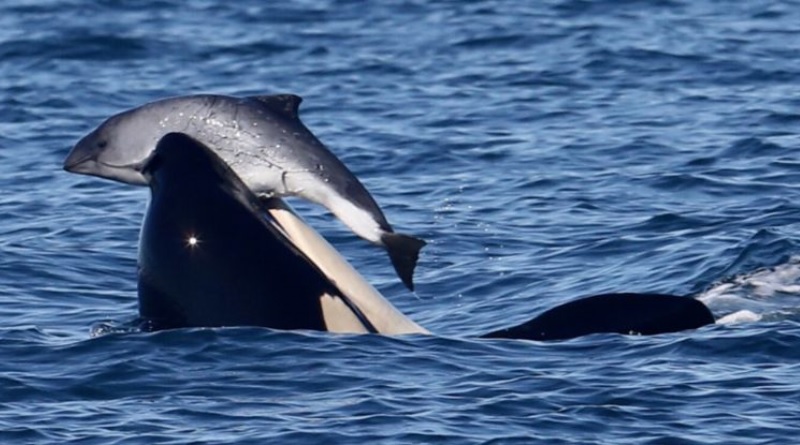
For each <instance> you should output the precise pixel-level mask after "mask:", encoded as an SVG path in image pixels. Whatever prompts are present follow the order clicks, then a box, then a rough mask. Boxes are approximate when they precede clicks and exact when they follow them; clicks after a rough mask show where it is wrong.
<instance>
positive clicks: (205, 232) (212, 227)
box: [139, 133, 338, 330]
mask: <svg viewBox="0 0 800 445" xmlns="http://www.w3.org/2000/svg"><path fill="white" fill-rule="evenodd" d="M143 171H144V173H145V175H147V176H148V179H149V180H150V183H149V184H150V189H151V194H152V200H151V202H150V206H149V209H148V211H147V215H146V216H145V220H144V225H143V228H142V232H141V238H140V246H139V311H140V315H141V317H142V318H143V319H144V320H147V322H148V324H149V326H150V327H151V328H154V329H165V328H178V327H217V326H263V327H269V328H274V329H314V330H325V329H326V326H325V321H324V319H323V316H322V312H321V309H320V304H319V296H320V295H321V294H322V293H324V292H330V293H332V294H337V292H338V291H337V289H336V288H335V286H334V285H333V284H331V283H330V282H329V281H328V280H327V279H326V278H325V277H324V276H323V274H322V273H321V272H319V270H318V269H316V267H315V266H313V264H312V263H310V262H309V261H308V259H307V258H306V257H305V256H304V255H303V254H302V253H300V252H299V251H298V250H297V249H296V248H295V247H294V246H293V245H292V244H291V243H290V242H288V241H287V240H286V238H285V237H284V236H283V235H282V233H280V231H279V230H277V229H276V228H275V227H274V226H273V224H271V223H270V222H269V221H268V220H266V219H265V218H266V217H265V216H264V214H262V213H260V212H259V211H258V207H257V206H258V204H256V203H257V201H256V198H255V196H254V195H253V194H252V193H251V192H250V191H249V190H248V189H247V187H245V186H244V184H243V183H242V182H241V181H240V180H239V179H238V177H237V176H236V175H234V174H233V173H232V172H231V170H230V169H229V168H228V167H227V165H225V164H224V163H223V162H222V161H221V160H220V159H219V158H218V157H217V156H216V155H215V154H214V153H213V152H211V150H210V149H208V148H206V147H205V146H204V145H202V144H200V143H198V142H196V141H194V140H193V139H191V138H190V137H188V136H185V135H182V134H177V133H173V134H169V135H167V136H165V137H164V138H163V139H162V140H161V141H160V142H159V143H158V147H157V149H156V151H155V154H154V155H153V157H152V158H151V159H150V160H149V162H147V164H146V166H145V167H144V170H143ZM191 237H195V239H196V243H194V245H192V243H191V241H190V239H191Z"/></svg>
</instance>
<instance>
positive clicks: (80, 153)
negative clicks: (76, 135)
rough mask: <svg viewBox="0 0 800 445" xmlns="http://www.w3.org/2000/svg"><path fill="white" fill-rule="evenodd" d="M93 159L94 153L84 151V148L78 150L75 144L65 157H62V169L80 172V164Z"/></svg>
mask: <svg viewBox="0 0 800 445" xmlns="http://www.w3.org/2000/svg"><path fill="white" fill-rule="evenodd" d="M93 159H94V155H92V153H85V152H84V150H80V149H79V148H78V147H77V146H76V147H73V148H72V150H70V152H69V154H68V155H67V158H66V159H64V170H66V171H68V172H70V173H80V172H81V170H82V169H81V165H83V164H86V163H87V162H89V161H92V160H93Z"/></svg>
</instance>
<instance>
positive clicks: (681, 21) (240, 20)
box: [0, 0, 800, 445]
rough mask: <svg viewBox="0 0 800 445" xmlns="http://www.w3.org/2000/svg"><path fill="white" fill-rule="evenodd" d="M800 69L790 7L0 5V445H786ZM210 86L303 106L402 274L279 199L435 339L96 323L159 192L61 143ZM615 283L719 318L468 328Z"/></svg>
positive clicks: (630, 1) (106, 312)
mask: <svg viewBox="0 0 800 445" xmlns="http://www.w3.org/2000/svg"><path fill="white" fill-rule="evenodd" d="M798 59H800V3H798V2H797V1H782V2H770V1H742V2H723V1H716V0H698V1H688V0H661V1H638V0H624V1H611V0H606V1H586V0H548V1H540V2H519V1H512V0H489V1H476V2H462V1H415V0H387V1H383V2H370V3H366V2H357V1H348V0H322V1H312V0H303V1H292V2H262V1H257V0H240V1H236V2H228V1H223V0H190V1H177V0H174V1H173V0H146V1H138V2H125V1H119V0H102V1H97V2H88V1H79V0H59V1H56V0H6V1H4V2H2V4H0V101H1V102H0V103H1V105H0V215H2V219H0V319H1V320H2V324H0V442H2V443H9V444H11V443H13V444H17V443H19V444H49V443H59V444H63V443H70V444H155V443H158V444H185V443H208V444H262V443H291V444H354V443H358V444H363V443H380V444H420V443H447V444H531V443H537V444H538V443H541V444H588V443H591V444H653V445H655V444H659V445H666V444H794V443H797V435H798V433H800V426H798V425H800V379H799V378H798V374H800V364H799V363H800V352H799V348H798V346H800V206H799V205H798V203H800V185H799V184H800V159H798V149H800V137H799V136H798V128H800V126H799V125H800V65H798V63H797V60H798ZM201 92H209V93H223V94H234V95H250V94H265V93H282V92H291V93H295V94H299V95H301V96H303V97H304V98H305V102H304V103H303V106H302V108H301V117H302V118H303V120H304V122H306V124H307V125H308V126H309V128H310V129H311V130H312V131H313V132H314V133H315V134H316V135H317V136H318V137H319V138H320V139H321V140H322V141H323V142H325V143H326V144H327V145H328V147H329V148H330V149H331V150H332V151H333V152H334V153H336V154H337V155H338V156H339V157H340V158H341V159H342V160H343V161H344V162H345V163H346V164H347V165H348V166H349V167H350V168H351V170H352V171H353V172H355V173H356V175H357V176H358V177H359V178H360V179H361V180H362V181H363V182H364V184H365V185H366V186H367V187H368V189H369V190H370V191H371V192H372V194H373V196H374V197H375V198H376V199H377V201H378V202H379V203H380V204H381V206H382V208H383V209H384V211H385V212H386V214H387V216H388V218H389V220H390V221H391V222H392V223H393V225H394V226H395V228H396V229H398V230H399V231H403V232H408V233H413V234H416V235H418V236H421V237H423V238H424V239H426V240H427V241H428V242H429V245H428V246H427V247H426V248H425V249H424V250H423V255H422V257H421V261H420V264H419V266H418V269H417V272H416V276H415V278H416V283H417V292H416V294H411V293H409V292H408V291H406V290H405V288H404V287H403V286H402V284H401V283H400V282H399V280H398V279H397V277H396V276H395V274H394V271H393V270H392V268H391V266H390V265H389V263H388V260H387V258H386V256H385V255H384V254H382V253H381V252H380V251H378V250H376V249H374V248H372V247H370V246H368V245H367V244H365V243H364V242H363V241H361V240H360V239H357V238H356V237H355V236H354V235H353V234H352V233H350V232H349V231H348V230H346V229H345V228H344V227H343V226H342V224H341V223H339V222H338V221H336V220H335V219H333V218H332V217H331V216H330V215H329V214H327V213H326V212H325V211H324V210H323V209H322V208H320V207H318V206H313V205H309V204H306V203H304V202H301V201H292V204H293V205H295V206H296V208H297V209H298V211H299V212H300V213H301V214H302V215H303V216H304V217H305V218H306V219H307V220H308V221H309V222H310V223H311V224H312V225H313V226H314V227H315V228H317V229H318V230H319V231H320V232H321V233H323V234H324V235H325V236H326V237H327V238H329V239H330V240H331V242H332V243H333V244H334V245H335V246H336V247H337V248H338V249H339V250H340V251H341V252H342V253H343V254H344V255H345V256H346V257H347V258H348V259H349V260H350V261H351V262H352V263H353V264H354V265H355V266H356V268H357V269H358V270H359V271H361V273H362V274H363V275H364V276H365V277H367V278H368V280H369V281H370V282H372V283H373V284H374V285H375V286H376V287H377V288H378V289H379V290H380V291H381V292H382V293H383V294H384V295H385V296H386V297H387V298H388V299H389V300H391V301H392V302H393V303H394V304H395V305H396V306H397V307H398V308H399V309H401V310H402V311H403V312H405V313H406V314H408V315H409V317H411V318H412V319H414V320H415V321H417V322H418V323H420V324H422V325H423V326H425V327H427V328H428V329H429V330H431V331H432V332H434V333H435V335H432V336H401V337H385V336H376V335H330V334H325V333H313V332H311V333H310V332H279V331H271V330H267V329H245V328H229V329H198V330H175V331H168V332H158V333H141V332H120V331H121V330H119V329H116V330H115V329H113V327H114V326H122V325H124V324H125V323H126V322H128V321H130V320H131V319H133V318H135V316H136V311H137V309H136V244H137V238H138V231H139V225H140V223H141V220H142V216H143V211H144V208H145V204H146V200H147V196H148V191H147V190H146V189H145V188H137V187H132V186H128V185H124V184H117V183H113V182H109V181H105V180H102V179H98V178H93V177H86V176H77V175H72V174H68V173H66V172H63V171H62V170H61V162H62V161H63V159H64V157H65V156H66V154H67V152H68V150H69V148H70V147H71V146H72V144H74V143H75V142H76V141H77V140H78V139H79V138H80V137H81V136H83V135H84V134H85V133H87V132H88V131H90V130H91V129H93V128H94V127H95V126H96V125H97V124H99V123H100V122H101V121H102V120H103V119H105V118H106V117H108V116H109V115H111V114H112V113H116V112H119V111H121V110H124V109H126V108H130V107H133V106H136V105H139V104H141V103H144V102H147V101H150V100H155V99H158V98H162V97H166V96H174V95H181V94H189V93H201ZM621 291H635V292H661V293H675V294H686V295H691V296H693V297H696V298H700V299H702V300H703V301H704V302H706V303H707V304H708V305H709V306H710V307H711V308H712V310H713V311H714V313H715V315H716V316H717V317H718V318H719V323H718V324H716V325H714V326H709V327H705V328H702V329H699V330H696V331H691V332H681V333H675V334H667V335H659V336H653V337H627V336H620V335H592V336H588V337H584V338H579V339H574V340H569V341H562V342H553V343H538V342H527V341H508V340H502V341H501V340H496V341H485V340H484V341H482V340H476V339H474V337H475V336H476V335H478V334H481V333H484V332H488V331H490V330H493V329H497V328H500V327H504V326H510V325H512V324H516V323H519V322H522V321H524V320H527V319H529V318H531V317H532V316H534V315H536V314H537V313H539V312H541V311H543V310H545V309H547V308H550V307H553V306H555V305H557V304H560V303H564V302H566V301H569V300H571V299H574V298H577V297H580V296H585V295H591V294H599V293H604V292H621ZM109 327H111V329H109ZM109 331H111V332H110V333H109Z"/></svg>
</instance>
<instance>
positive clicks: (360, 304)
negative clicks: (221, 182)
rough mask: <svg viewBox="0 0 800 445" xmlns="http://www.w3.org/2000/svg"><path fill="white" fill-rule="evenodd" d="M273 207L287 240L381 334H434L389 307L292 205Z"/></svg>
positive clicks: (336, 310)
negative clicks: (306, 222)
mask: <svg viewBox="0 0 800 445" xmlns="http://www.w3.org/2000/svg"><path fill="white" fill-rule="evenodd" d="M273 203H274V204H273V207H272V208H270V209H269V213H270V215H271V216H272V217H273V218H274V219H275V221H276V222H277V223H278V224H279V225H280V226H281V228H282V229H283V232H284V233H285V234H286V237H287V238H288V239H289V240H291V242H292V243H294V245H295V246H296V247H297V248H298V249H299V250H300V251H301V252H303V253H304V254H305V255H306V257H308V259H309V260H310V261H311V262H313V263H314V264H315V265H316V266H317V267H318V268H319V269H320V270H321V271H322V273H323V274H325V276H326V277H327V278H328V279H329V280H331V282H333V283H334V284H335V285H336V287H337V288H338V289H339V291H340V292H341V293H342V295H344V296H345V297H347V299H348V301H349V302H350V303H351V304H353V305H354V306H355V307H357V308H358V310H359V311H361V314H362V315H363V316H364V317H365V318H366V319H367V320H368V321H369V322H370V323H371V324H372V326H373V327H375V330H376V331H377V332H378V333H380V334H390V335H391V334H413V333H419V334H429V333H430V332H428V330H427V329H425V328H423V327H422V326H420V325H418V324H417V323H415V322H414V321H412V320H411V319H409V318H408V317H406V316H405V315H403V313H402V312H400V311H399V310H397V308H395V307H394V306H393V305H392V304H391V303H389V301H388V300H386V299H385V298H384V297H383V295H381V294H380V293H379V292H378V291H377V290H375V288H374V287H372V285H371V284H369V283H368V282H367V281H366V280H365V279H364V277H363V276H361V274H359V273H358V272H357V271H356V270H355V269H354V268H353V266H351V265H350V263H348V262H347V260H345V259H344V258H342V256H341V255H339V252H337V251H336V249H334V248H333V247H332V246H331V245H330V244H328V242H327V241H325V239H324V238H322V236H321V235H320V234H319V233H317V232H316V231H315V230H314V229H312V228H311V227H309V226H308V225H307V224H305V222H304V221H303V219H302V218H301V217H300V216H298V215H297V214H296V213H294V212H293V211H292V209H291V207H289V205H288V204H286V203H285V202H283V201H282V200H277V199H276V200H273ZM338 304H340V305H344V302H342V301H341V300H339V301H338ZM345 307H346V306H345ZM346 309H347V312H348V314H349V316H351V317H355V314H353V312H352V311H351V310H350V308H346ZM326 310H328V311H330V312H329V314H330V315H331V317H333V316H334V314H338V313H339V310H340V308H336V305H334V304H331V305H330V307H329V308H328V309H326V308H325V306H324V305H323V312H324V311H326ZM326 320H327V318H326ZM343 323H344V322H343ZM345 324H347V323H345ZM358 324H361V322H358ZM362 327H363V326H362ZM329 329H330V328H329ZM348 332H350V331H348Z"/></svg>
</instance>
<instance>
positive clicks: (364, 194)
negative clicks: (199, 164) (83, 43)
mask: <svg viewBox="0 0 800 445" xmlns="http://www.w3.org/2000/svg"><path fill="white" fill-rule="evenodd" d="M301 101H302V99H301V98H300V97H299V96H295V95H292V94H279V95H271V96H251V97H232V96H222V95H211V94H200V95H191V96H180V97H173V98H168V99H162V100H158V101H155V102H151V103H148V104H145V105H142V106H139V107H136V108H133V109H130V110H127V111H124V112H122V113H119V114H116V115H114V116H111V117H110V118H108V119H107V120H106V121H105V122H103V123H102V124H100V126H98V127H97V128H96V129H95V130H93V131H92V132H90V133H89V134H87V135H86V136H84V137H83V138H82V139H81V140H80V141H78V143H77V144H76V145H75V146H74V147H73V148H72V150H71V151H70V153H69V154H68V155H67V158H66V159H65V160H64V169H65V170H67V171H69V172H73V173H79V174H85V175H93V176H99V177H102V178H108V179H112V180H116V181H120V182H124V183H128V184H136V185H145V184H146V183H147V180H146V175H144V174H143V172H142V171H141V170H140V169H141V166H142V165H143V161H144V160H145V159H147V158H148V156H149V155H150V154H151V153H152V152H153V150H154V149H155V147H156V143H157V142H158V140H159V139H161V137H162V136H164V135H165V134H167V133H170V132H175V131H179V132H181V133H185V134H187V135H189V136H191V137H193V138H195V139H196V140H198V141H199V142H201V143H203V144H204V145H206V146H207V147H210V148H211V149H213V151H214V152H215V153H216V154H217V155H218V156H220V157H222V159H223V160H224V161H225V162H226V163H227V164H228V165H229V166H230V167H231V168H232V169H233V170H234V171H235V172H236V174H237V175H238V176H239V177H240V178H241V180H243V181H244V183H245V184H247V186H248V187H250V189H251V190H253V191H254V192H256V193H257V194H259V195H264V196H268V197H272V196H278V197H285V196H299V197H301V198H304V199H307V200H309V201H312V202H315V203H317V204H320V205H322V206H324V207H326V208H327V209H328V210H330V211H331V212H332V213H333V214H334V215H336V217H337V218H339V219H340V220H341V221H342V222H344V223H345V224H346V225H347V226H348V227H349V228H350V229H351V230H353V232H355V233H356V234H357V235H358V236H360V237H362V238H364V239H366V240H367V241H369V242H371V243H373V244H375V245H378V246H381V247H383V248H384V249H386V251H387V253H388V254H389V258H390V260H391V263H392V265H393V266H394V268H395V271H396V272H397V274H398V276H399V277H400V279H401V281H402V282H403V284H405V285H406V287H408V288H409V289H410V290H412V291H413V290H414V282H413V275H414V268H415V267H416V265H417V260H418V258H419V252H420V250H421V249H422V247H423V246H425V244H426V243H425V241H424V240H422V239H419V238H415V237H413V236H410V235H405V234H401V233H396V232H395V231H394V229H393V228H392V226H391V225H390V224H389V221H388V220H387V219H386V217H385V216H384V214H383V211H382V210H381V208H380V207H379V206H378V204H377V203H376V202H375V199H374V198H373V197H372V195H371V194H370V193H369V192H368V191H367V189H366V188H365V187H364V185H363V184H361V182H360V181H359V180H358V178H356V176H355V175H354V174H353V173H352V172H351V171H350V170H349V169H348V168H347V167H346V166H345V165H344V164H343V163H342V162H341V161H340V160H339V159H338V158H337V157H336V156H335V155H334V154H333V153H331V152H330V151H329V150H328V149H327V147H325V145H323V144H322V142H320V141H319V139H317V137H316V136H314V134H313V133H311V131H309V130H308V128H306V126H305V125H304V124H303V122H302V121H301V120H300V117H299V108H300V103H301Z"/></svg>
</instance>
